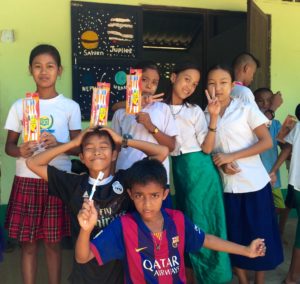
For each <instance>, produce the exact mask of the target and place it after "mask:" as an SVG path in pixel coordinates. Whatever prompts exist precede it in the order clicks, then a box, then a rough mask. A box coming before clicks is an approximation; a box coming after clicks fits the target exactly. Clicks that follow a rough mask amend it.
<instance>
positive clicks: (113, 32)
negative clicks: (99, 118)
mask: <svg viewBox="0 0 300 284" xmlns="http://www.w3.org/2000/svg"><path fill="white" fill-rule="evenodd" d="M141 17H142V10H141V7H137V6H127V5H111V4H100V3H89V2H78V1H72V2H71V26H72V68H73V70H72V71H73V72H72V73H73V98H74V100H75V101H77V102H78V103H79V105H80V108H81V112H82V119H83V120H89V119H90V107H91V95H92V87H94V86H96V83H97V82H107V83H110V84H111V96H110V106H111V105H113V104H114V103H115V102H118V101H120V100H123V99H124V98H125V88H126V77H125V75H126V73H128V71H129V67H131V66H133V65H134V64H135V62H136V60H138V59H140V57H141V50H142V19H141ZM111 117H112V113H111V111H110V112H109V119H111Z"/></svg>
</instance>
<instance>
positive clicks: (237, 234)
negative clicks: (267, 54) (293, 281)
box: [207, 65, 283, 284]
mask: <svg viewBox="0 0 300 284" xmlns="http://www.w3.org/2000/svg"><path fill="white" fill-rule="evenodd" d="M232 86H233V84H232V74H231V71H230V70H229V69H228V68H226V67H224V66H220V65H217V66H214V67H213V68H211V69H210V71H209V72H208V75H207V87H208V91H209V92H210V93H214V92H215V94H216V97H217V98H218V101H219V102H220V105H221V110H220V115H219V118H218V124H217V129H216V143H215V149H214V152H215V155H214V157H213V160H214V162H215V164H216V166H218V167H223V168H224V171H221V177H222V180H223V185H224V192H225V194H224V198H225V210H226V220H227V229H228V239H229V240H230V241H233V242H236V243H238V244H244V245H245V244H247V243H248V242H249V240H251V239H253V238H256V237H258V236H259V237H261V238H263V239H265V241H266V246H267V247H268V250H267V253H266V255H265V256H264V257H262V258H259V259H248V258H245V257H243V256H236V255H231V264H232V266H233V267H234V268H235V270H236V274H237V276H238V278H239V283H243V284H244V283H249V280H248V278H247V270H254V271H255V283H257V284H261V283H264V270H272V269H274V268H275V267H276V266H277V265H279V264H280V263H281V262H282V261H283V253H282V245H281V240H280V236H279V230H278V224H277V218H276V214H275V208H274V203H273V197H272V188H271V185H270V178H269V175H268V173H267V171H266V170H265V168H264V166H263V164H262V162H261V159H260V157H259V154H260V153H262V152H264V151H266V150H267V149H269V148H271V147H272V139H271V137H270V135H269V133H268V129H267V127H266V125H265V123H266V122H267V121H268V120H267V118H266V117H265V116H264V115H263V114H262V113H261V112H260V111H259V110H258V108H257V106H254V105H253V104H249V103H248V104H245V103H243V102H242V101H241V100H238V99H232V98H231V96H230V93H231V90H232ZM207 120H208V121H210V119H209V116H207ZM232 163H235V165H236V167H238V168H239V171H236V172H231V173H229V172H228V171H227V170H228V169H227V165H230V164H232Z"/></svg>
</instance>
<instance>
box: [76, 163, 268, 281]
mask: <svg viewBox="0 0 300 284" xmlns="http://www.w3.org/2000/svg"><path fill="white" fill-rule="evenodd" d="M166 183H167V175H166V170H165V168H164V167H163V166H162V164H161V163H160V162H158V161H155V160H142V161H138V162H136V163H135V164H134V165H133V166H132V167H131V168H130V169H129V172H128V177H127V186H128V190H127V191H128V194H129V196H130V198H131V199H132V200H133V202H134V205H135V207H136V209H137V212H133V213H128V214H126V215H124V216H121V217H120V218H117V219H116V220H114V221H113V222H112V223H111V224H110V225H109V226H108V227H107V228H106V229H104V230H103V231H102V232H101V233H100V234H98V236H97V237H96V238H94V239H93V240H92V241H91V243H90V234H91V232H92V231H93V228H94V226H95V223H96V221H97V210H96V209H95V206H94V202H93V201H92V202H91V201H88V200H86V201H85V202H84V204H83V207H82V209H81V210H80V212H79V214H78V221H79V223H80V226H81V229H80V233H79V236H78V239H77V242H76V247H75V257H76V260H77V261H78V262H80V263H86V262H88V261H90V260H91V259H93V258H96V259H97V261H98V263H99V264H100V265H103V264H105V263H107V262H109V261H111V260H115V259H119V260H122V262H123V267H124V269H125V282H126V283H185V282H186V279H185V266H184V252H190V253H192V252H197V251H198V250H199V248H201V247H202V246H203V247H206V248H209V249H214V250H219V251H224V252H228V253H235V254H241V255H244V256H248V257H252V258H253V257H257V256H263V255H264V254H265V251H266V247H265V244H264V240H263V239H256V240H254V241H252V243H251V244H250V246H248V247H246V246H242V245H238V244H235V243H232V242H228V241H225V240H222V239H220V238H217V237H215V236H213V235H208V234H205V233H204V232H203V231H202V230H201V229H200V228H198V227H197V226H196V225H194V224H192V223H191V221H190V220H189V219H188V218H186V217H185V216H184V215H183V213H181V212H180V211H177V210H171V209H163V208H162V202H163V200H164V199H165V198H166V197H167V195H168V191H169V190H168V189H166ZM163 281H164V282H163Z"/></svg>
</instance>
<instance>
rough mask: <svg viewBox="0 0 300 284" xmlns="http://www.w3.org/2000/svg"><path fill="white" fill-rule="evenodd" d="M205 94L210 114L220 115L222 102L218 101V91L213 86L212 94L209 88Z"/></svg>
mask: <svg viewBox="0 0 300 284" xmlns="http://www.w3.org/2000/svg"><path fill="white" fill-rule="evenodd" d="M205 95H206V98H207V101H208V105H207V110H208V112H209V114H210V115H211V116H212V115H214V116H218V115H219V113H220V110H221V105H220V102H219V101H218V98H216V91H215V88H212V92H211V94H210V93H209V92H208V90H205Z"/></svg>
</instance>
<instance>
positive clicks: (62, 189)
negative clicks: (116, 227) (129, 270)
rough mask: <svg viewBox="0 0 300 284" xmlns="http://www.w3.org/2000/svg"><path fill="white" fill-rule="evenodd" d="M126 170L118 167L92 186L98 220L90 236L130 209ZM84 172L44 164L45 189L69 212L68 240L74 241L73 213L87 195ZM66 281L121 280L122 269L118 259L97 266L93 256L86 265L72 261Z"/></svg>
mask: <svg viewBox="0 0 300 284" xmlns="http://www.w3.org/2000/svg"><path fill="white" fill-rule="evenodd" d="M125 176H126V170H119V171H118V172H117V173H116V174H115V176H114V177H113V179H112V180H111V181H110V182H108V183H107V184H105V185H100V186H97V187H96V191H95V194H94V197H93V200H94V205H95V207H96V210H97V211H98V222H97V225H96V226H95V229H94V230H93V232H92V234H91V238H93V237H94V236H95V235H96V234H98V233H99V232H100V231H101V230H102V229H103V228H104V227H106V226H107V225H108V224H109V223H110V222H111V221H112V220H113V219H114V218H116V217H118V216H120V215H123V214H125V213H126V212H127V211H130V210H132V209H133V205H132V202H131V200H130V198H129V196H128V193H127V191H126V188H125ZM88 179H89V176H88V174H82V175H78V174H73V173H67V172H64V171H60V170H58V169H56V168H55V167H53V166H48V190H49V194H50V195H54V196H56V197H58V198H60V199H61V200H62V201H63V202H64V203H65V204H66V205H67V206H68V208H69V210H70V213H71V214H70V215H71V231H72V239H73V241H74V242H75V241H76V239H77V236H78V234H79V230H80V226H79V223H78V221H77V214H78V212H79V210H80V209H81V207H82V203H83V200H84V198H87V197H89V195H90V193H91V189H92V185H90V184H89V183H88ZM69 280H70V281H71V283H74V284H75V283H76V284H81V283H82V284H83V283H91V284H92V283H107V284H114V283H124V276H123V268H122V264H121V262H120V261H111V262H109V263H108V264H105V265H103V266H99V265H98V264H97V262H96V260H95V259H92V260H91V261H89V262H88V263H86V264H79V263H77V262H76V261H74V265H73V269H72V273H71V275H70V278H69Z"/></svg>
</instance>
